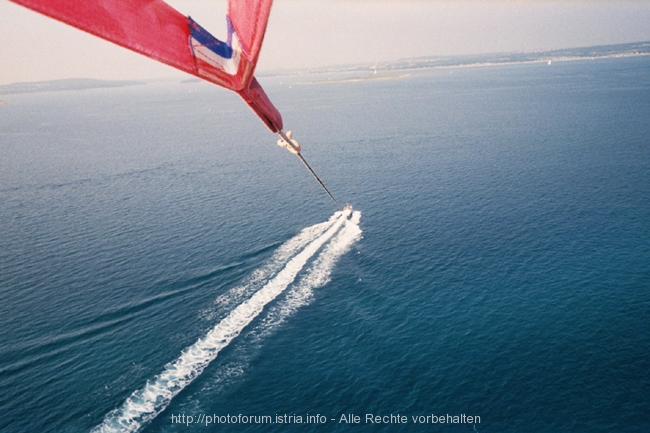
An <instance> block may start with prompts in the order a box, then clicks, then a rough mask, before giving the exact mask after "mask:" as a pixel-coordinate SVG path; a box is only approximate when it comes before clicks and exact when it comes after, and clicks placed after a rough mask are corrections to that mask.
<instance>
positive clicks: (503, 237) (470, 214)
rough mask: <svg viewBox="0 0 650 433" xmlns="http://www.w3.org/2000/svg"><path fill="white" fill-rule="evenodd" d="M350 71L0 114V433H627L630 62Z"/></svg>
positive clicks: (642, 208) (649, 195)
mask: <svg viewBox="0 0 650 433" xmlns="http://www.w3.org/2000/svg"><path fill="white" fill-rule="evenodd" d="M378 75H379V74H378ZM331 78H335V79H334V80H332V79H331ZM354 78H356V77H355V76H350V75H339V76H335V77H332V76H325V77H315V76H283V77H267V78H263V79H262V84H263V85H264V86H265V88H266V90H267V93H268V94H269V95H270V96H271V98H272V99H273V101H274V102H275V103H276V105H277V106H278V107H279V108H280V109H281V111H282V113H283V116H284V118H285V123H286V126H287V127H288V129H294V131H295V137H296V138H297V139H298V140H299V141H300V142H301V144H302V145H303V149H304V155H305V157H306V158H307V160H308V161H309V162H310V163H311V164H312V166H313V167H314V169H315V170H316V171H317V173H319V175H321V177H322V179H323V180H324V181H325V183H326V184H327V185H328V187H329V188H330V190H331V191H332V192H333V194H334V195H335V196H336V197H337V198H338V199H339V200H340V201H342V202H349V203H352V204H353V205H354V206H355V209H357V210H358V211H360V213H359V214H356V217H357V218H359V220H358V229H360V230H361V231H362V233H359V232H358V231H355V227H357V225H356V224H354V223H353V222H348V223H344V222H340V221H339V222H338V223H340V224H341V227H340V228H338V231H337V232H336V233H335V234H334V233H333V234H331V235H327V233H328V232H327V230H330V229H332V230H333V229H334V228H335V227H333V224H338V223H337V222H336V221H335V220H331V221H330V217H332V214H333V213H334V210H335V209H334V206H333V205H332V203H331V202H330V201H329V199H328V198H327V196H326V195H325V193H324V192H323V191H322V190H320V189H319V186H318V185H317V184H316V182H314V181H313V179H311V178H310V175H309V173H307V171H306V170H305V169H304V168H303V167H302V166H301V164H300V163H299V161H298V160H297V159H296V158H294V157H292V156H291V155H290V154H288V153H287V152H286V151H283V150H282V149H280V148H279V147H277V146H275V144H274V141H275V138H274V137H273V136H272V135H271V134H269V133H268V131H267V130H265V128H264V126H263V125H262V124H261V122H259V121H258V120H257V119H256V118H255V117H254V115H253V114H252V113H251V112H250V111H249V110H248V109H247V108H246V107H245V105H244V104H243V103H242V102H241V101H240V100H239V99H238V98H237V97H236V96H234V95H231V94H230V93H228V92H226V91H224V90H222V89H219V88H217V87H214V86H210V85H208V84H203V83H198V82H184V83H179V82H152V83H148V84H146V85H142V86H131V87H123V88H110V89H95V90H84V91H67V92H50V93H35V94H24V95H11V96H4V97H3V99H5V100H8V103H6V104H3V105H0V155H1V157H0V389H1V390H2V391H1V392H0V431H2V432H82V431H90V430H92V429H95V430H100V429H102V428H103V429H104V430H106V431H111V430H115V429H116V428H117V427H119V426H122V427H124V428H125V429H129V428H130V429H131V430H139V431H144V432H205V431H227V432H244V431H245V432H253V431H255V432H257V431H260V432H267V431H269V432H285V431H290V432H293V431H295V432H303V431H304V432H331V431H335V432H354V431H364V432H365V431H367V432H375V431H382V432H383V431H386V432H402V431H403V432H407V431H408V432H410V431H440V432H473V431H478V432H521V431H533V432H619V431H621V432H642V431H643V432H645V431H648V429H650V332H649V329H650V328H649V327H648V318H650V229H649V228H650V116H649V115H648V113H650V58H648V57H635V58H622V59H604V60H584V61H573V62H555V63H553V65H552V66H548V65H546V64H541V63H539V64H525V65H502V66H497V67H481V68H458V69H440V70H426V71H412V72H410V73H409V74H408V76H399V77H392V78H390V77H385V78H386V79H366V80H355V79H354ZM389 78H390V79H389ZM328 79H330V80H329V81H328ZM328 221H329V222H328ZM346 230H348V231H347V232H346ZM323 236H324V237H323ZM318 239H321V240H322V243H321V244H317V243H315V242H316V241H317V240H318ZM310 246H311V247H313V248H312V249H314V252H310V251H308V249H309V248H310ZM310 254H311V255H310ZM300 257H303V258H305V260H304V263H303V262H300V261H299V260H294V259H296V258H300ZM299 262H300V263H299ZM291 270H294V271H295V278H294V279H291V278H290V280H291V281H290V282H289V283H287V284H286V287H285V286H282V285H279V283H277V281H278V280H277V279H275V280H274V278H276V277H278V276H279V275H280V274H281V273H282V272H284V273H285V274H286V273H290V271H291ZM273 281H276V283H273ZM274 284H275V286H274ZM270 286H274V287H276V288H277V287H279V293H278V294H277V295H276V296H275V297H270V298H264V300H263V301H260V302H259V303H258V304H257V305H258V306H259V305H262V307H263V308H261V310H259V309H258V310H255V311H253V312H249V313H247V314H248V318H249V319H250V321H249V322H248V323H244V322H242V323H240V322H238V321H237V320H239V318H241V317H243V315H244V314H243V313H241V314H240V312H241V311H242V310H241V309H239V310H238V308H240V307H238V306H239V305H242V303H245V302H249V304H246V305H250V304H252V303H255V302H256V301H255V300H256V299H261V297H262V295H259V293H261V292H260V291H261V290H263V288H265V287H270ZM251 300H253V301H251ZM251 311H252V310H251ZM220 326H221V328H219V327H220ZM215 329H216V330H218V331H219V332H221V331H223V333H222V334H219V335H218V336H217V337H215V340H214V341H212V342H208V343H206V339H208V336H210V335H214V332H216V331H215ZM211 333H212V334H211ZM201 344H204V346H201ZM219 345H221V346H220V349H219V350H218V353H215V352H216V351H215V348H216V347H217V346H219ZM200 346H201V347H203V349H205V351H201V350H203V349H201V347H200ZM187 348H190V349H189V350H188V349H187ZM206 348H207V349H206ZM213 355H214V356H213ZM179 360H186V361H187V362H185V361H182V362H181V361H179ZM193 361H196V363H195V364H192V362H193ZM183 369H184V370H183ZM199 373H200V374H199ZM165 375H167V376H165ZM147 387H149V388H147ZM152 389H154V391H152ZM155 390H157V391H155ZM240 414H241V415H245V416H253V417H255V416H257V417H260V416H270V417H271V419H272V420H273V421H274V423H273V424H269V423H265V424H256V423H254V422H249V423H243V422H238V423H230V424H214V423H212V424H210V425H208V426H206V423H207V420H208V419H207V416H211V417H213V418H212V420H211V422H213V421H214V417H215V416H218V417H225V416H228V415H230V416H234V417H237V416H238V415H240ZM307 414H310V415H312V416H313V415H316V414H318V415H324V416H325V420H326V421H325V422H324V423H311V424H306V423H304V422H305V421H306V419H307V418H306V416H307ZM350 414H354V415H358V416H359V417H360V423H359V424H348V423H345V422H343V423H341V422H340V421H341V416H342V415H345V416H346V419H349V418H350ZM366 414H373V415H380V416H386V415H388V416H390V415H391V414H392V415H397V414H399V415H400V416H406V417H407V420H408V422H406V423H400V424H395V423H393V424H372V423H367V422H366ZM448 414H449V415H451V416H461V415H463V414H465V415H466V416H479V417H480V422H473V423H444V424H441V423H438V424H425V425H420V424H416V423H414V422H413V418H412V417H413V416H416V417H417V416H427V415H429V416H431V415H436V416H442V417H443V418H446V415H448ZM285 415H286V417H285ZM180 416H183V418H179V417H180ZM190 416H191V417H193V421H194V420H195V419H196V420H197V421H198V420H199V419H201V420H202V423H198V422H197V423H193V424H189V425H188V421H189V417H190ZM201 416H203V418H199V417H201ZM292 416H293V417H292ZM278 417H282V420H286V421H296V420H298V419H299V418H298V417H302V421H303V423H302V424H298V423H282V424H279V423H277V421H279V420H280V419H279V418H278ZM181 419H182V422H181ZM321 419H322V418H320V417H319V418H318V420H321ZM430 419H431V418H430ZM240 420H241V418H240ZM387 420H390V419H387Z"/></svg>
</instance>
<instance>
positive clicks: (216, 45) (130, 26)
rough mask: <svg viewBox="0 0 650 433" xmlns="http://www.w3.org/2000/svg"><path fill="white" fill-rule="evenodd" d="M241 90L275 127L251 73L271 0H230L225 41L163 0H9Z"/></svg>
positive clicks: (278, 125)
mask: <svg viewBox="0 0 650 433" xmlns="http://www.w3.org/2000/svg"><path fill="white" fill-rule="evenodd" d="M11 1H13V2H15V3H18V4H21V5H23V6H26V7H28V8H30V9H33V10H35V11H37V12H40V13H42V14H44V15H47V16H50V17H52V18H54V19H56V20H59V21H62V22H64V23H67V24H69V25H71V26H74V27H77V28H79V29H81V30H84V31H86V32H88V33H91V34H93V35H95V36H99V37H100V38H103V39H106V40H108V41H111V42H113V43H115V44H118V45H120V46H122V47H125V48H128V49H130V50H133V51H135V52H137V53H140V54H143V55H145V56H147V57H150V58H152V59H155V60H158V61H159V62H162V63H166V64H168V65H170V66H173V67H175V68H177V69H180V70H182V71H184V72H187V73H189V74H193V75H196V76H198V77H200V78H203V79H205V80H207V81H210V82H212V83H215V84H218V85H220V86H223V87H225V88H228V89H231V90H234V91H236V92H237V93H239V95H240V96H242V98H243V99H244V100H245V101H246V103H247V104H248V105H249V106H250V107H251V108H252V109H253V111H254V112H255V113H256V114H257V115H258V116H259V117H260V119H262V121H263V122H264V124H265V125H266V126H267V127H268V128H269V129H270V130H271V131H273V132H278V131H279V130H281V129H282V116H281V115H280V112H279V111H278V110H277V109H276V108H275V107H274V106H273V104H272V103H271V101H270V100H269V98H268V97H267V96H266V94H265V93H264V91H263V90H262V88H261V86H260V85H259V83H258V82H257V80H255V78H254V77H253V72H254V70H255V66H256V63H257V59H258V57H259V52H260V49H261V46H262V41H263V39H264V32H265V31H266V23H267V21H268V18H269V14H270V11H271V4H272V0H229V6H228V11H229V16H228V17H227V23H228V41H227V42H222V41H220V40H218V39H217V38H215V37H214V36H212V35H211V34H210V33H209V32H208V31H207V30H205V29H204V28H203V27H201V26H200V25H199V24H198V23H196V22H195V21H194V20H192V19H191V18H190V17H186V16H184V15H183V14H181V13H180V12H178V11H177V10H175V9H174V8H172V7H171V6H169V5H168V4H167V3H165V2H164V1H162V0H83V1H79V0H11Z"/></svg>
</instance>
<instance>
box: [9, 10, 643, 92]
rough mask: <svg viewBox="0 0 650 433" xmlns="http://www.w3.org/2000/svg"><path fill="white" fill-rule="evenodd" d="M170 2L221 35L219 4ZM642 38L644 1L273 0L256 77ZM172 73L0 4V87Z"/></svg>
mask: <svg viewBox="0 0 650 433" xmlns="http://www.w3.org/2000/svg"><path fill="white" fill-rule="evenodd" d="M80 1H82V0H80ZM169 3H170V4H172V6H174V7H175V8H176V9H178V10H180V11H181V12H183V13H184V14H186V15H191V16H192V18H194V19H195V20H196V21H198V22H199V23H201V24H202V25H203V26H204V27H206V28H207V29H208V30H210V31H211V32H212V33H213V34H214V35H215V36H217V37H223V36H225V33H226V26H225V13H226V2H225V1H224V0H210V1H208V0H170V1H169ZM646 40H650V1H577V0H573V1H527V0H518V1H515V0H511V1H496V0H483V1H453V0H447V1H437V0H399V1H398V0H275V2H274V5H273V9H272V11H271V19H270V21H269V25H268V29H267V33H266V38H265V41H264V47H263V49H262V54H261V57H260V62H259V65H258V71H269V70H275V69H280V68H287V69H293V68H306V67H315V66H328V65H337V64H348V63H374V62H377V61H387V60H396V59H400V58H406V57H417V56H427V55H453V54H474V53H487V52H499V51H538V50H548V49H555V48H568V47H577V46H589V45H600V44H614V43H622V42H635V41H646ZM169 76H172V77H173V76H178V77H180V76H182V73H181V72H177V71H175V70H174V69H172V68H171V67H168V66H165V65H160V64H157V63H156V62H154V61H152V60H149V59H146V58H144V57H142V56H140V55H137V54H135V53H132V52H130V51H128V50H125V49H123V48H119V47H117V46H115V45H113V44H111V43H109V42H105V41H102V40H100V39H98V38H96V37H94V36H91V35H88V34H86V33H84V32H81V31H80V30H77V29H74V28H72V27H68V26H66V25H65V24H62V23H59V22H56V21H54V20H52V19H50V18H46V17H44V16H42V15H40V14H37V13H35V12H32V11H30V10H28V9H25V8H23V7H21V6H18V5H16V4H14V3H10V2H9V1H8V0H0V84H7V83H12V82H19V81H41V80H49V79H57V78H70V77H85V78H105V79H146V78H160V77H169Z"/></svg>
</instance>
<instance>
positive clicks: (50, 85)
mask: <svg viewBox="0 0 650 433" xmlns="http://www.w3.org/2000/svg"><path fill="white" fill-rule="evenodd" d="M143 84H146V83H145V82H144V81H132V80H129V81H127V80H96V79H92V78H68V79H63V80H52V81H37V82H31V83H12V84H5V85H0V95H14V94H18V93H38V92H57V91H63V90H86V89H101V88H106V87H124V86H137V85H143ZM1 103H2V101H0V104H1Z"/></svg>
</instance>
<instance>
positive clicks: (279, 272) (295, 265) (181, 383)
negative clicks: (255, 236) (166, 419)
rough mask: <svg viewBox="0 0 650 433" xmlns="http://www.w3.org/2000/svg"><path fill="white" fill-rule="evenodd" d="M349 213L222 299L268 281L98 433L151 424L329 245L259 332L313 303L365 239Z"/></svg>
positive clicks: (282, 250)
mask: <svg viewBox="0 0 650 433" xmlns="http://www.w3.org/2000/svg"><path fill="white" fill-rule="evenodd" d="M344 212H345V213H342V212H336V213H335V214H334V215H333V216H332V218H330V220H329V221H327V222H324V223H321V224H316V225H314V226H311V227H308V228H306V229H304V230H302V231H301V232H300V233H299V234H298V235H296V236H294V237H293V238H291V239H290V240H288V241H287V242H285V243H284V244H283V245H281V246H280V247H279V248H278V250H277V251H276V253H275V254H274V255H273V257H272V258H271V260H270V262H269V263H268V264H267V265H266V266H264V267H262V268H261V269H259V270H257V271H255V272H254V273H253V275H252V276H251V278H250V279H249V283H248V284H246V285H245V286H241V287H237V288H235V289H233V290H231V291H229V292H228V293H229V294H227V295H226V297H225V298H224V299H223V300H219V299H218V301H219V303H222V304H223V303H225V304H228V303H230V302H231V301H232V300H234V299H238V298H240V297H241V296H243V295H244V294H245V293H246V292H250V288H251V287H253V288H254V287H259V286H260V285H261V284H262V283H264V282H265V284H264V285H263V286H262V287H261V288H260V289H259V290H257V291H256V292H255V293H254V294H253V295H252V296H250V298H248V299H247V300H245V301H243V302H242V303H240V304H239V305H238V306H237V307H235V308H234V309H233V310H232V311H231V312H230V313H229V314H228V315H227V316H226V317H225V318H224V319H223V320H221V321H220V322H219V323H218V324H217V325H216V326H215V327H214V328H212V329H211V330H210V331H209V332H208V333H207V335H205V336H204V337H202V338H200V339H199V340H198V341H196V342H195V343H194V344H193V345H191V346H189V347H187V348H186V349H185V350H183V352H182V353H181V354H180V356H179V357H178V358H177V359H176V360H174V361H172V362H170V363H169V364H167V365H166V366H165V369H164V370H163V371H162V373H160V374H158V375H157V376H156V377H154V378H153V379H150V380H148V381H147V383H146V385H145V386H144V387H143V388H141V389H138V390H136V391H135V392H133V394H131V396H130V397H128V398H127V399H126V401H125V402H124V403H123V404H122V405H121V406H120V407H118V408H116V409H114V410H112V411H111V412H109V413H108V414H107V415H106V416H105V418H104V421H103V422H102V424H100V425H98V426H97V427H95V428H94V429H92V432H93V433H99V432H135V431H138V430H139V429H140V428H141V427H143V426H144V425H146V424H147V423H149V422H150V421H151V420H152V419H154V418H155V417H156V416H157V415H158V414H159V413H161V412H162V411H163V410H165V408H166V407H167V406H168V405H169V403H170V402H171V400H172V398H174V396H175V395H177V394H178V393H179V392H180V391H181V390H183V389H184V388H185V387H186V386H187V385H189V384H190V383H191V382H192V381H193V380H194V379H196V378H197V377H198V376H199V375H200V374H201V373H202V372H203V370H204V369H205V368H206V367H207V366H208V364H210V362H212V361H213V360H214V359H215V358H216V357H217V354H218V353H219V351H220V350H221V349H223V348H224V347H226V346H227V345H228V344H229V343H230V342H231V341H232V340H233V339H234V338H235V337H237V336H238V335H239V334H240V333H241V332H242V330H243V329H244V328H245V327H246V326H247V325H249V324H250V323H251V322H252V321H253V319H255V318H256V317H257V316H258V315H259V314H260V313H261V312H262V310H263V309H264V307H265V306H266V305H267V304H268V303H269V302H271V301H273V300H274V299H276V298H277V297H278V295H280V294H281V293H282V292H283V291H284V290H285V289H286V288H287V287H288V286H289V285H290V284H291V283H293V281H294V280H295V278H296V276H297V275H298V273H299V272H300V271H301V270H302V269H303V268H304V267H305V265H306V264H307V262H308V261H309V260H310V259H311V258H312V257H313V256H314V255H315V254H316V253H317V252H318V251H319V250H321V248H322V247H323V245H326V246H325V248H323V249H322V251H321V252H320V254H318V255H317V257H316V259H315V260H314V262H313V263H312V265H311V266H310V267H309V269H308V270H307V272H306V273H305V274H304V275H303V276H302V277H301V278H300V279H299V281H298V283H297V284H296V285H295V287H292V289H290V291H289V293H288V296H287V298H286V299H285V300H284V302H282V303H280V304H279V305H276V306H275V307H274V308H272V309H270V311H269V314H268V315H267V317H266V318H265V320H264V321H263V323H262V325H261V326H260V329H259V332H258V333H257V335H258V336H259V337H262V336H263V335H265V334H266V333H268V332H269V331H270V330H271V329H275V328H276V327H277V325H279V324H281V323H282V322H283V321H284V320H285V319H286V318H287V317H288V316H289V315H291V314H293V312H295V311H296V310H297V309H298V308H299V307H300V306H302V305H305V304H306V303H308V302H309V298H310V297H311V294H312V290H313V289H314V288H317V287H320V286H322V285H324V284H326V283H327V282H328V281H329V278H330V275H331V271H332V269H333V267H334V265H335V264H336V261H337V260H338V259H339V258H340V257H341V256H342V255H343V254H344V253H345V252H346V251H348V250H349V248H350V247H351V246H352V244H354V242H356V241H357V240H358V239H359V238H360V237H361V230H360V229H359V226H358V222H359V219H360V218H361V213H360V212H359V211H355V212H353V214H352V216H351V218H350V219H348V216H349V213H350V211H344ZM328 242H329V243H328ZM282 265H284V267H282Z"/></svg>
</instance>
